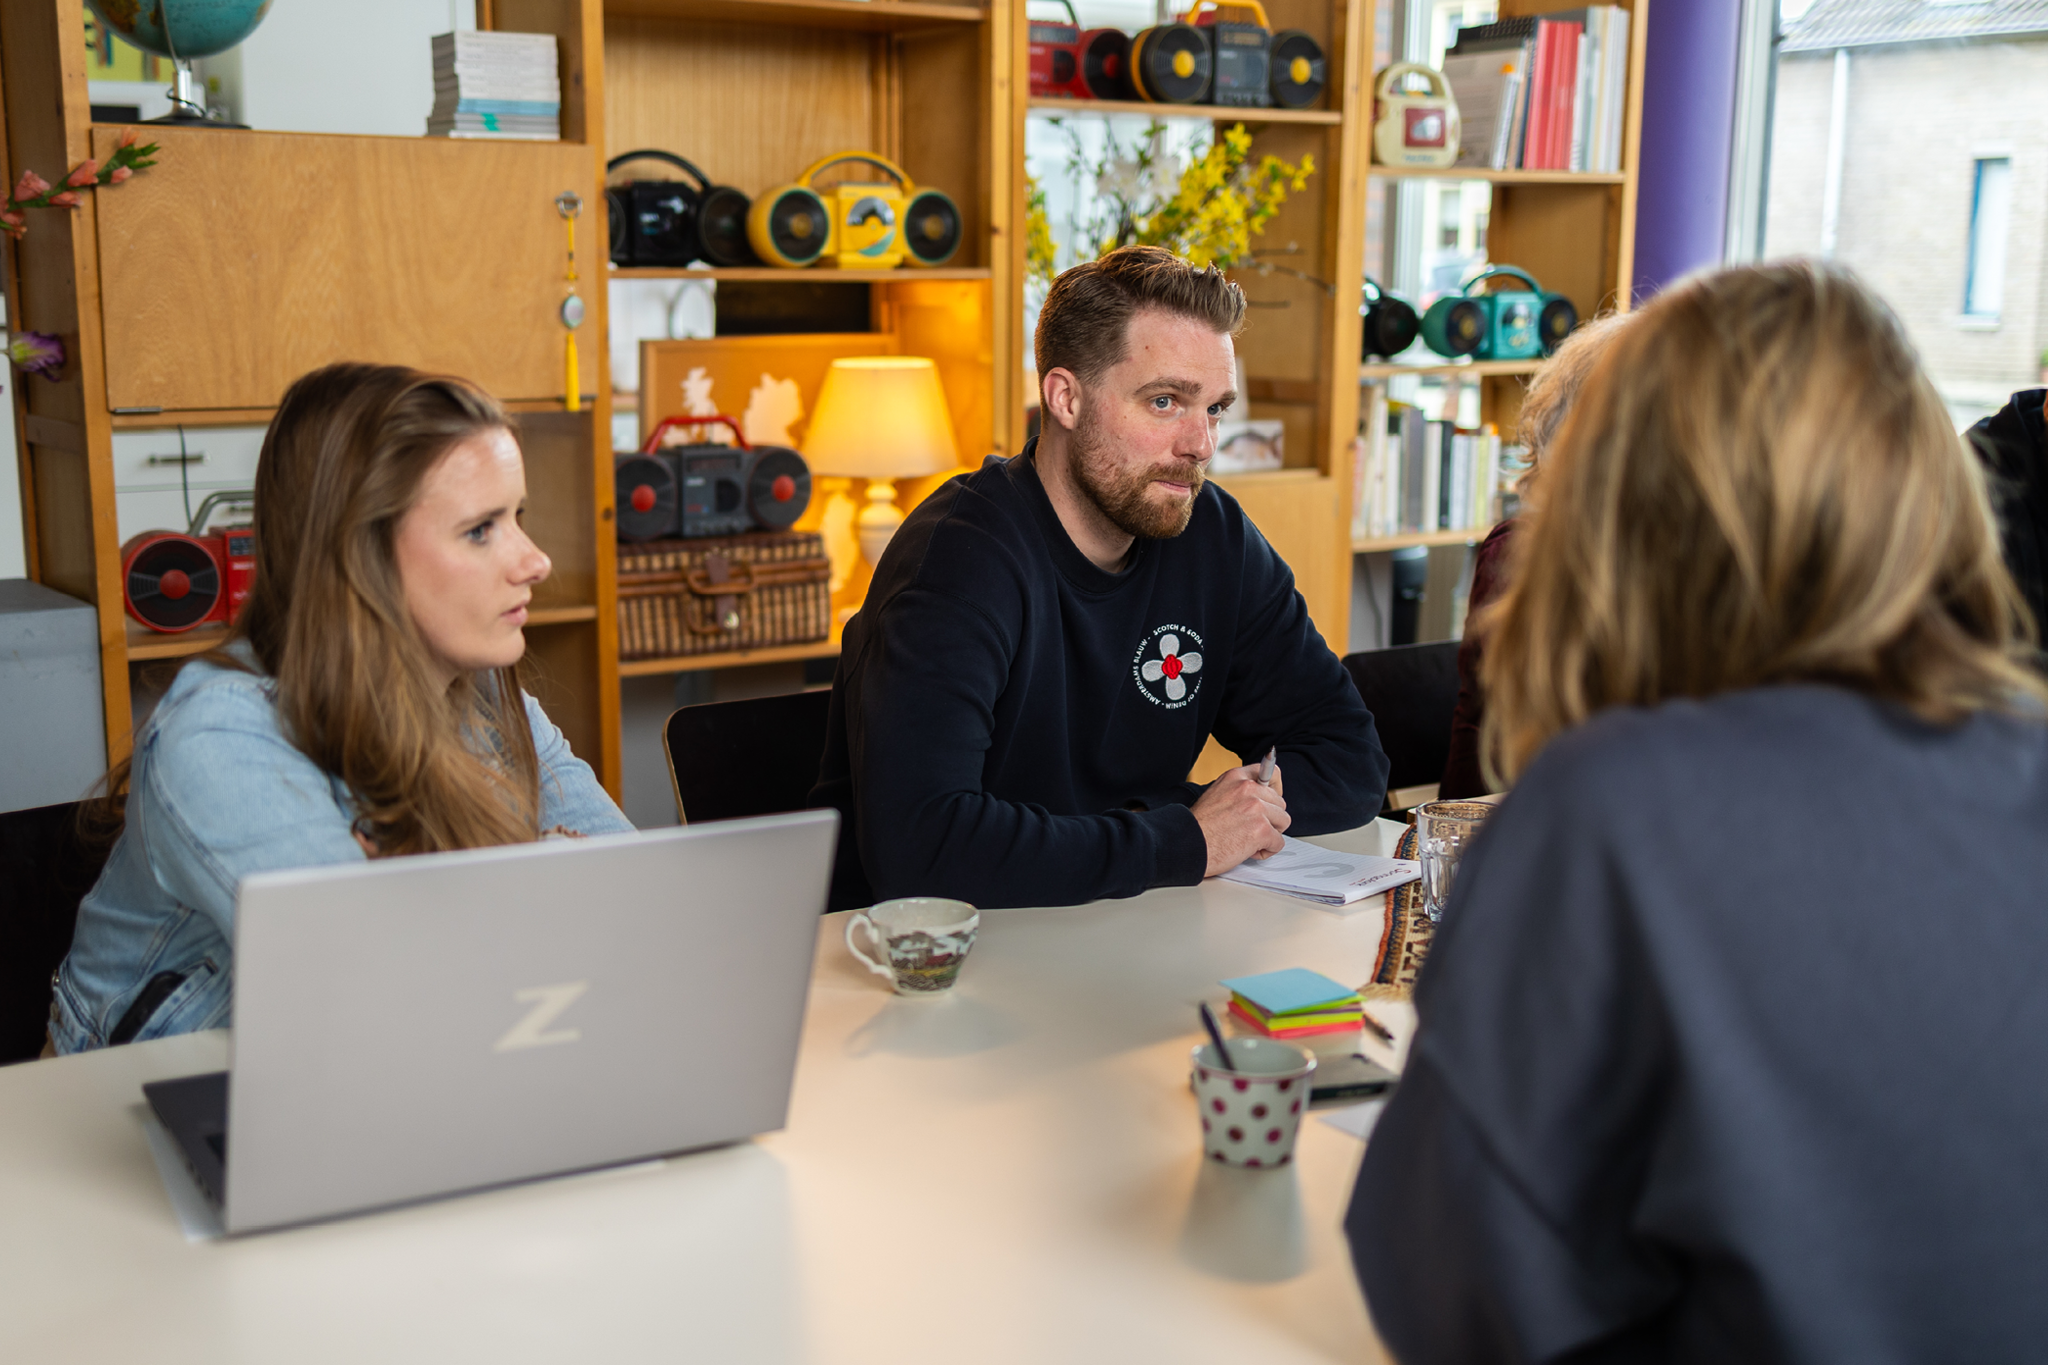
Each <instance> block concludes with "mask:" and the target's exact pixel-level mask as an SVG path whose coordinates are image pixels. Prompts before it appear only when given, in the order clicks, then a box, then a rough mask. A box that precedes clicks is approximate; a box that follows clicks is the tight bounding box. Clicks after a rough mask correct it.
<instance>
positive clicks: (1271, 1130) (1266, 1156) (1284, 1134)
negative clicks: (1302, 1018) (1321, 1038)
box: [1194, 1038, 1316, 1170]
mask: <svg viewBox="0 0 2048 1365" xmlns="http://www.w3.org/2000/svg"><path fill="white" fill-rule="evenodd" d="M1230 1059H1231V1060H1232V1061H1233V1062H1236V1063H1237V1066H1238V1069H1237V1070H1236V1071H1226V1070H1225V1069H1224V1067H1223V1059H1222V1058H1221V1057H1219V1056H1217V1055H1216V1045H1215V1044H1214V1043H1203V1044H1202V1045H1201V1046H1200V1047H1198V1048H1196V1049H1195V1057H1194V1064H1195V1076H1194V1081H1195V1102H1196V1103H1197V1104H1198V1105H1200V1106H1201V1117H1202V1151H1203V1152H1204V1153H1205V1154H1206V1155H1207V1156H1208V1158H1209V1159H1210V1160H1211V1161H1221V1162H1223V1163H1225V1164H1226V1165H1230V1166H1244V1167H1247V1168H1252V1169H1259V1170H1270V1169H1271V1168H1273V1167H1275V1166H1288V1165H1292V1164H1293V1162H1294V1135H1295V1134H1296V1133H1298V1132H1300V1131H1301V1116H1302V1114H1303V1113H1304V1112H1306V1110H1307V1109H1308V1090H1309V1084H1310V1081H1311V1079H1312V1078H1313V1077H1314V1075H1315V1070H1316V1059H1315V1058H1314V1057H1312V1056H1311V1055H1309V1054H1308V1053H1307V1052H1304V1051H1302V1049H1300V1048H1298V1047H1295V1046H1293V1045H1292V1044H1289V1043H1281V1042H1275V1041H1274V1040H1272V1039H1270V1038H1233V1039H1231V1040H1230Z"/></svg>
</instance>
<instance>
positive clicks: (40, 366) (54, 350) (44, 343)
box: [7, 332, 64, 375]
mask: <svg viewBox="0 0 2048 1365" xmlns="http://www.w3.org/2000/svg"><path fill="white" fill-rule="evenodd" d="M7 358H8V359H9V360H11V361H13V362H14V363H15V365H16V366H18V367H19V368H20V369H22V370H24V371H26V372H27V373H29V374H40V375H53V374H55V373H57V371H59V370H61V369H63V368H64V343H63V342H62V341H60V340H58V339H57V338H56V337H53V336H50V335H48V334H46V333H43V332H17V333H16V334H15V335H14V337H13V339H12V340H10V341H9V342H8V343H7Z"/></svg>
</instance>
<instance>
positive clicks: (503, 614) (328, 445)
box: [50, 365, 632, 1053]
mask: <svg viewBox="0 0 2048 1365" xmlns="http://www.w3.org/2000/svg"><path fill="white" fill-rule="evenodd" d="M525 503H526V473H525V468H524V465H523V463H522V461H521V457H520V452H519V443H518V442H517V440H515V439H514V437H513V434H512V423H511V419H510V418H509V417H508V416H507V415H506V413H505V410H504V409H503V408H501V407H500V406H499V405H498V404H497V402H496V401H494V400H493V399H492V398H491V397H490V396H489V395H488V394H486V393H484V392H483V391H482V390H481V389H478V388H476V387H475V386H474V385H472V384H469V383H467V382H465V381H463V380H460V379H449V378H442V377H437V376H433V375H425V374H420V373H418V372H417V371H414V370H408V369H402V368H399V367H395V366H372V365H334V366H330V367H328V368H327V369H323V370H316V371H314V372H313V373H312V374H309V375H306V376H305V377H304V378H302V379H300V380H298V381H297V382H296V383H294V384H293V385H292V386H291V388H290V389H288V390H287V391H286V392H285V395H284V401H283V402H282V403H281V404H280V405H279V407H278V410H277V416H276V418H275V419H274V420H273V421H272V422H271V424H270V430H269V431H268V432H267V433H266V434H265V435H264V438H263V450H262V454H261V455H260V456H259V457H258V460H257V465H256V492H255V506H256V515H255V531H256V578H255V582H254V584H253V586H252V589H251V592H250V595H249V599H248V601H247V602H246V603H245V604H244V606H243V608H242V612H241V614H240V616H239V617H238V618H237V619H236V622H235V625H234V627H233V630H232V632H231V633H230V637H229V640H228V643H226V644H225V645H223V646H222V647H221V648H219V649H216V650H213V651H212V652H210V653H208V654H204V655H201V656H199V657H198V658H195V659H193V660H192V661H190V662H189V663H187V664H186V665H185V666H184V667H183V668H182V669H181V670H180V671H179V673H178V676H177V678H176V679H175V680H174V681H173V682H172V684H171V686H170V689H169V690H168V691H167V692H165V694H164V697H163V700H162V701H160V702H158V703H157V707H156V710H155V711H154V712H153V713H152V714H151V716H150V718H149V720H148V721H147V722H146V723H145V724H144V725H143V727H142V729H141V731H140V732H139V733H138V734H137V735H136V737H135V752H134V756H133V758H132V760H130V762H128V763H123V764H121V765H120V766H119V767H117V768H116V769H115V770H114V771H113V772H112V773H110V774H109V775H108V782H107V789H108V792H109V795H110V801H109V802H108V806H109V810H108V811H107V814H108V815H109V817H110V818H111V819H112V821H113V822H114V824H115V826H116V827H117V828H118V829H119V836H118V839H117V840H116V842H115V844H114V847H113V850H112V852H111V853H110V854H109V856H108V860H107V867H106V870H105V872H104V873H102V874H101V876H100V880H99V882H98V884H97V885H95V886H94V887H93V889H92V891H91V892H90V893H89V894H88V895H87V896H86V897H85V900H84V902H83V903H82V904H81V905H80V907H79V912H78V928H77V932H76V934H75V935H74V937H73V940H72V945H71V952H70V955H69V956H68V957H66V958H65V959H64V963H63V966H62V967H61V968H60V970H59V972H58V976H57V989H56V998H55V1000H54V1002H53V1004H52V1006H51V1012H50V1041H51V1045H52V1048H53V1049H54V1050H55V1051H56V1052H60V1053H65V1052H78V1051H81V1050H84V1049H87V1048H96V1047H104V1046H108V1045H110V1044H117V1043H127V1042H132V1041H137V1040H142V1039H148V1038H158V1037H163V1036H165V1035H167V1034H173V1033H187V1032H191V1031H193V1030H196V1029H206V1028H220V1027H224V1026H226V1025H227V1024H228V1023H229V1022H230V1020H229V1009H230V1005H231V1003H232V1000H233V979H234V974H233V960H232V948H233V943H234V916H235V891H236V887H237V884H238V883H239V882H240V881H241V879H242V878H243V877H244V876H247V875H248V874H249V873H252V872H266V871H274V870H277V869H281V868H294V867H313V866H319V865H323V864H331V863H347V862H356V861H360V860H362V859H364V858H374V857H385V856H390V855H396V854H406V853H430V852H436V851H439V850H443V849H457V848H477V847H482V846H484V845H490V844H509V843H517V842H520V841H522V840H532V839H538V838H540V837H541V834H542V831H543V830H548V831H550V832H555V831H559V832H562V833H578V834H603V833H615V832H618V831H623V830H629V829H631V828H632V825H631V824H630V823H628V821H627V820H626V817H625V816H624V815H622V814H620V812H619V809H618V807H617V806H615V805H613V804H612V801H611V798H610V797H609V796H607V795H606V794H605V792H604V789H603V788H601V787H600V786H599V785H598V783H597V779H596V777H595V776H594V775H593V774H592V772H591V770H590V768H589V765H587V764H585V763H584V762H583V760H581V759H579V758H577V757H576V756H575V755H574V754H573V753H571V752H570V751H569V746H568V744H567V743H566V742H565V741H564V740H563V738H562V732H561V731H560V730H558V729H556V728H555V726H554V725H553V724H552V723H551V722H550V721H549V720H548V718H547V717H546V716H545V715H544V714H542V712H541V709H540V706H539V704H538V703H536V702H535V701H534V699H533V698H532V697H530V696H528V695H526V694H525V693H524V692H523V691H521V690H520V687H519V683H518V679H517V676H516V673H515V666H516V665H517V664H518V663H519V661H520V658H521V656H522V655H524V653H525V651H526V639H525V636H524V634H523V633H522V629H521V628H522V627H523V626H524V625H525V622H526V612H527V605H528V603H529V602H530V601H531V600H532V598H533V590H534V588H535V586H536V585H538V584H539V583H540V582H541V581H542V580H543V579H545V578H546V577H547V576H548V571H549V568H550V565H549V562H548V557H547V556H546V555H545V554H543V553H542V552H541V550H540V548H539V547H538V546H536V545H535V544H534V543H533V541H531V540H530V539H528V538H527V535H526V532H525V531H524V530H523V529H522V528H521V526H520V518H521V516H522V514H523V512H524V509H525ZM389 950H390V951H397V952H402V951H403V950H404V945H402V944H399V945H389Z"/></svg>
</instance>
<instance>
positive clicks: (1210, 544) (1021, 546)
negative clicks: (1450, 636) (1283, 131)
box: [811, 246, 1387, 909]
mask: <svg viewBox="0 0 2048 1365" xmlns="http://www.w3.org/2000/svg"><path fill="white" fill-rule="evenodd" d="M1244 308H1245V304H1244V295H1243V293H1242V292H1241V291H1240V290H1239V289H1238V287H1237V286H1236V285H1234V284H1232V283H1230V282H1229V281H1228V280H1227V279H1225V278H1224V276H1223V274H1222V272H1221V271H1218V270H1214V269H1198V268H1196V267H1195V266H1192V265H1190V264H1188V263H1187V262H1186V261H1184V260H1181V259H1180V258H1179V257H1176V256H1174V255H1173V254H1172V253H1171V252H1168V251H1163V250H1161V249H1159V248H1158V247H1142V246H1133V247H1124V248H1122V249H1120V250H1117V251H1112V252H1110V253H1109V254H1108V255H1106V256H1104V257H1102V259H1100V260H1097V261H1092V262H1089V263H1088V264H1086V265H1080V266H1076V267H1075V268H1073V269H1072V270H1069V271H1067V272H1066V273H1065V274H1063V275H1061V276H1060V277H1059V279H1058V280H1056V281H1054V283H1053V286H1052V289H1051V290H1050V291H1049V292H1048V294H1047V296H1046V300H1045V305H1044V307H1043V308H1042V309H1041V310H1040V312H1039V317H1038V334H1037V347H1036V349H1037V357H1038V374H1039V384H1040V388H1041V390H1042V396H1043V404H1044V425H1043V428H1042V434H1041V435H1040V436H1039V438H1038V439H1037V440H1036V441H1034V442H1032V443H1031V444H1030V445H1028V446H1026V447H1025V449H1024V451H1023V453H1022V454H1020V455H1018V456H1017V457H1016V458H1014V459H1010V460H991V461H989V462H988V463H986V464H984V465H983V466H982V468H981V469H980V470H979V471H977V472H975V473H973V474H967V475H962V476H961V477H959V478H956V479H954V480H952V481H951V482H949V483H947V484H946V485H945V486H944V487H943V488H941V489H940V490H939V491H938V492H936V493H934V494H933V495H932V496H931V497H929V498H927V499H926V500H925V501H924V502H923V503H922V504H920V505H919V506H918V508H917V510H916V511H914V512H912V513H911V514H910V516H909V517H908V518H907V519H906V520H905V521H904V523H903V526H902V528H901V529H900V530H898V531H897V532H896V536H895V539H893V540H892V541H891V542H890V543H889V549H888V552H887V553H886V554H884V555H883V557H882V562H881V563H880V564H879V565H878V566H877V567H876V569H875V577H874V582H873V584H872V585H871V586H870V587H869V589H868V595H867V600H866V603H865V604H864V605H863V606H862V608H861V610H860V614H859V615H857V616H855V617H854V618H853V620H852V621H851V622H849V623H848V625H847V628H846V633H845V639H844V642H843V646H842V649H841V652H840V655H839V669H838V673H837V675H836V676H835V678H834V679H833V683H832V706H831V714H830V719H829V721H828V722H827V724H828V730H827V736H826V744H825V756H824V761H823V763H822V765H821V768H820V773H819V781H818V786H817V787H816V788H815V789H814V790H813V791H812V793H811V804H813V805H818V806H823V805H830V806H836V807H837V808H838V809H839V811H840V812H841V814H842V816H843V817H844V818H843V821H842V823H841V826H840V849H839V858H838V861H837V864H836V866H835V869H834V877H833V881H834V884H833V891H832V901H831V904H832V906H833V908H834V909H840V908H845V907H849V906H857V905H867V904H870V903H872V902H873V901H875V900H877V899H881V898H886V897H892V896H908V895H928V896H950V897H954V898H957V899H960V900H964V901H967V902H969V903H970V904H973V905H977V906H981V907H984V908H986V907H992V906H1011V905H1074V904H1079V903H1081V902H1084V901H1091V900H1096V899H1099V898H1102V897H1108V896H1132V895H1136V894H1137V893H1138V892H1140V891H1143V890H1145V889H1146V888H1148V887H1153V886H1188V885H1193V884H1194V883H1196V882H1199V881H1201V880H1202V878H1203V877H1205V876H1213V875H1215V874H1216V873H1219V872H1223V871H1226V870H1228V869H1230V868H1233V867H1236V866H1237V865H1238V864H1240V863H1242V862H1243V861H1245V859H1247V858H1251V857H1258V856H1264V855H1267V854H1271V853H1274V852H1277V851H1278V850H1279V849H1280V848H1281V846H1282V844H1281V838H1282V834H1283V832H1285V831H1289V830H1291V831H1292V832H1293V833H1295V834H1319V833H1328V832H1331V831H1335V830H1340V829H1350V828H1353V827H1355V826H1358V825H1361V824H1364V823H1365V822H1366V821H1368V820H1370V819H1372V817H1373V816H1374V815H1375V814H1376V813H1377V812H1378V810H1379V808H1380V805H1381V803H1382V802H1383V801H1384V799H1385V793H1386V777H1387V760H1386V756H1385V754H1384V753H1382V752H1381V750H1380V746H1379V737H1378V734H1377V732H1375V731H1374V729H1373V725H1372V717H1371V715H1370V713H1368V712H1367V711H1366V709H1365V704H1364V703H1363V702H1362V701H1360V700H1359V697H1358V692H1357V689H1356V688H1354V687H1353V686H1352V685H1351V682H1350V679H1349V678H1348V677H1347V676H1346V675H1345V672H1344V669H1343V666H1342V665H1341V664H1339V663H1338V662H1337V658H1336V656H1335V655H1334V654H1332V653H1331V652H1330V648H1329V646H1328V645H1326V644H1324V643H1323V638H1322V636H1321V635H1319V634H1317V632H1316V628H1315V626H1314V624H1313V623H1312V622H1311V621H1310V620H1309V616H1308V608H1307V606H1306V604H1305V603H1303V601H1302V599H1301V594H1300V593H1299V592H1297V591H1295V587H1294V575H1293V574H1292V573H1291V572H1289V570H1288V568H1287V565H1286V564H1285V563H1284V562H1282V560H1281V559H1280V556H1279V555H1277V554H1275V553H1274V552H1273V547H1272V546H1271V545H1269V544H1267V543H1266V539H1265V537H1264V536H1262V535H1260V534H1259V530H1258V528H1257V527H1256V526H1254V525H1253V524H1252V522H1251V519H1250V518H1248V517H1247V516H1245V514H1244V510H1243V509H1242V508H1240V507H1239V506H1238V505H1237V502H1236V500H1235V499H1233V498H1232V497H1231V496H1230V495H1229V494H1227V493H1225V492H1223V490H1222V489H1220V488H1218V487H1216V486H1215V485H1214V484H1211V483H1209V482H1208V480H1207V478H1206V470H1207V468H1208V464H1209V460H1210V457H1211V456H1213V455H1214V454H1215V451H1216V423H1217V420H1218V419H1219V418H1220V417H1221V416H1222V415H1223V413H1224V412H1225V411H1226V410H1228V409H1229V408H1230V406H1231V405H1232V404H1233V403H1234V402H1236V400H1237V397H1238V395H1237V393H1236V391H1235V390H1236V375H1235V367H1234V364H1233V361H1232V356H1233V346H1232V341H1231V338H1232V337H1233V336H1234V335H1235V334H1236V333H1237V330H1238V328H1239V327H1240V326H1241V325H1242V324H1243V321H1244ZM1212 733H1213V734H1214V735H1215V736H1216V738H1217V739H1218V740H1219V741H1220V742H1221V743H1222V744H1223V745H1224V746H1225V747H1227V748H1229V749H1230V750H1232V751H1233V752H1234V753H1236V754H1237V755H1238V756H1239V757H1240V758H1241V759H1243V760H1244V761H1245V762H1246V765H1247V766H1244V767H1239V768H1234V769H1232V770H1230V771H1229V772H1227V773H1225V774H1224V775H1223V776H1221V777H1219V778H1217V779H1216V780H1215V781H1214V782H1211V783H1209V784H1208V785H1207V786H1197V785H1195V784H1194V783H1192V782H1190V781H1188V780H1187V779H1188V773H1189V771H1190V770H1191V769H1192V768H1193V767H1194V765H1195V761H1196V759H1197V758H1198V757H1199V756H1200V755H1201V752H1202V748H1203V744H1204V742H1205V741H1206V740H1207V739H1208V737H1209V736H1210V735H1211V734H1212ZM1274 748H1277V749H1278V751H1279V769H1280V771H1279V773H1277V774H1276V775H1275V777H1274V779H1273V781H1272V783H1271V785H1266V784H1263V783H1261V782H1260V781H1259V762H1258V760H1259V759H1260V757H1261V756H1262V755H1263V754H1265V753H1266V752H1267V750H1268V749H1274ZM1283 775H1284V783H1283Z"/></svg>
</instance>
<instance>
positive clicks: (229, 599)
mask: <svg viewBox="0 0 2048 1365" xmlns="http://www.w3.org/2000/svg"><path fill="white" fill-rule="evenodd" d="M248 500H249V495H248V493H246V492H233V493H213V494H210V495H208V497H207V499H206V501H205V502H202V503H200V504H199V512H198V515H196V516H194V517H193V518H192V525H191V528H190V530H188V531H186V532H184V533H183V534H180V533H179V532H177V531H142V532H139V533H137V534H136V535H133V536H130V537H129V538H128V541H127V543H126V544H124V545H123V546H122V547H121V602H122V605H123V606H125V607H127V609H128V614H129V615H130V616H132V617H134V618H135V619H136V620H137V621H140V622H141V623H142V624H143V625H145V626H147V627H149V628H150V629H151V630H154V631H159V632H161V633H162V634H165V635H177V634H180V633H182V632H184V631H188V630H192V629H194V628H195V627H198V626H203V625H206V624H207V623H208V622H212V621H220V622H229V623H231V622H233V621H234V619H235V618H236V617H237V616H239V615H241V612H242V604H243V603H244V602H246V601H248V600H249V585H250V584H252V583H254V582H255V581H256V533H255V531H253V530H251V529H250V528H249V527H247V526H229V527H225V528H223V529H221V530H219V531H215V532H211V533H209V532H208V531H207V530H206V520H207V518H208V517H209V516H210V515H212V513H213V509H214V508H216V507H219V506H221V505H222V504H224V503H225V504H246V503H247V502H248Z"/></svg>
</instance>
